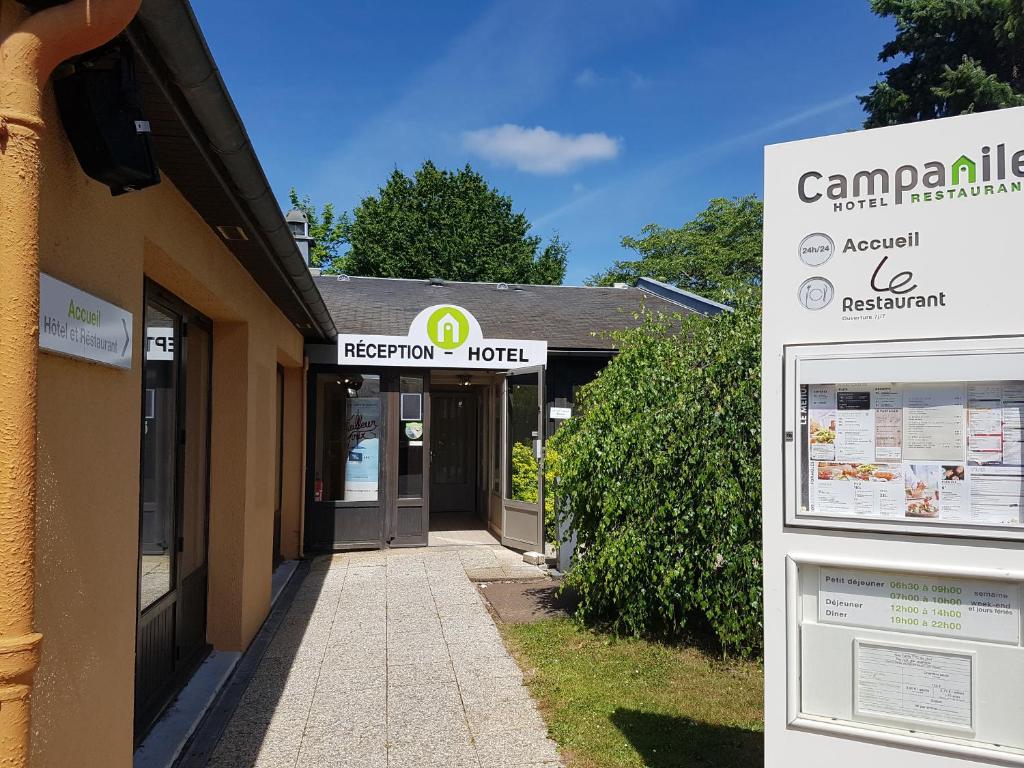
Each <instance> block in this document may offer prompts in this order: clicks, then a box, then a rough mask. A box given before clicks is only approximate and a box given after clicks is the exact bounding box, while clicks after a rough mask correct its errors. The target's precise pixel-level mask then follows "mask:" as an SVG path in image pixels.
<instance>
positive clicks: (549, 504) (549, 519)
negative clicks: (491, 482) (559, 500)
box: [512, 443, 558, 543]
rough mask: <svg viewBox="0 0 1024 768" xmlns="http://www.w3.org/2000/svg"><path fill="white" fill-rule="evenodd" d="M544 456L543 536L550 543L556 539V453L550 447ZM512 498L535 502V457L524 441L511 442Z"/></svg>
mask: <svg viewBox="0 0 1024 768" xmlns="http://www.w3.org/2000/svg"><path fill="white" fill-rule="evenodd" d="M545 453H546V455H545V457H544V538H545V541H550V542H552V543H554V542H556V541H557V540H558V526H557V523H556V521H555V478H556V474H555V473H556V471H557V466H558V453H557V452H556V451H554V450H552V449H551V448H550V447H549V448H548V449H547V451H546V452H545ZM512 494H513V496H512V498H515V499H519V500H520V501H526V502H531V503H536V501H537V457H536V456H534V455H533V451H532V450H531V448H530V446H528V445H526V444H525V443H513V444H512Z"/></svg>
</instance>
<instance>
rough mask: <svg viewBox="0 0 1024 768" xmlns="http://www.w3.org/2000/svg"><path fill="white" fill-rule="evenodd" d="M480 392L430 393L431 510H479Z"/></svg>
mask: <svg viewBox="0 0 1024 768" xmlns="http://www.w3.org/2000/svg"><path fill="white" fill-rule="evenodd" d="M478 400H479V395H478V394H477V393H476V392H472V391H469V390H466V391H461V392H432V393H431V395H430V429H431V435H430V511H431V513H439V512H461V513H465V514H474V515H475V514H476V513H477V499H478V494H477V469H478V468H477V443H478V438H477V431H478V428H477V418H478V410H479V403H478Z"/></svg>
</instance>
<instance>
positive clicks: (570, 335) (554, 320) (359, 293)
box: [314, 275, 690, 350]
mask: <svg viewBox="0 0 1024 768" xmlns="http://www.w3.org/2000/svg"><path fill="white" fill-rule="evenodd" d="M314 280H315V281H316V286H317V288H318V289H319V290H320V294H321V295H322V296H323V298H324V303H325V304H326V305H327V309H328V311H329V312H330V313H331V317H332V318H333V319H334V324H335V325H336V326H337V328H338V333H341V334H360V333H365V334H382V335H390V336H404V335H405V334H406V333H408V331H409V324H410V323H411V322H412V320H413V318H414V317H416V315H417V314H418V313H419V312H420V311H421V310H423V309H424V308H426V307H429V306H433V305H434V304H454V305H456V306H459V307H463V308H464V309H468V310H469V311H470V312H471V313H472V314H473V315H474V316H475V317H476V319H477V321H478V322H479V323H480V328H481V330H482V331H483V334H484V336H485V337H486V338H504V339H544V340H547V342H548V347H550V348H552V349H581V350H612V349H614V348H615V345H614V344H613V343H612V342H611V340H610V339H608V338H607V337H606V336H604V335H603V332H605V331H612V330H617V329H622V328H632V327H635V326H636V325H638V321H637V320H636V319H635V318H634V317H633V314H634V313H635V312H637V311H638V310H639V309H640V308H641V307H647V308H648V309H651V310H654V311H661V312H666V313H672V312H682V313H689V312H690V310H688V309H686V308H684V307H681V306H679V305H678V304H674V303H672V302H670V301H666V300H665V299H662V298H660V297H658V296H654V295H651V294H649V293H647V292H645V291H642V290H639V289H637V288H596V287H595V288H590V287H586V288H581V287H577V286H566V285H557V286H554V285H510V286H509V287H508V289H507V290H499V289H498V287H497V284H495V283H459V282H445V283H443V284H441V285H432V284H431V283H430V282H429V281H427V280H399V279H390V278H374V277H350V278H347V279H338V277H336V276H333V275H323V276H320V277H316V278H314ZM595 334H596V335H595Z"/></svg>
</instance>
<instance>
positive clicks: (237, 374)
mask: <svg viewBox="0 0 1024 768" xmlns="http://www.w3.org/2000/svg"><path fill="white" fill-rule="evenodd" d="M248 372H249V326H248V325H246V324H245V323H214V326H213V408H212V414H213V420H212V422H211V424H210V429H211V433H210V542H209V566H210V568H209V573H210V585H209V601H208V602H209V608H208V610H207V637H208V639H209V641H210V643H211V644H212V645H213V647H214V648H216V649H218V650H224V651H240V650H243V649H244V648H245V640H244V638H243V636H242V635H243V633H242V613H243V586H244V565H245V558H246V551H245V526H246V495H247V488H246V481H247V479H248V463H249V460H250V456H249V454H248V450H247V445H246V444H247V442H248V432H249V429H248V426H249V424H248V422H249V375H248Z"/></svg>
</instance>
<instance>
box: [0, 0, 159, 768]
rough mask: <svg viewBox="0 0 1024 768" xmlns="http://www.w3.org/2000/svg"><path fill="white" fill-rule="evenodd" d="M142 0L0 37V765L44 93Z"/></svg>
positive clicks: (12, 646)
mask: <svg viewBox="0 0 1024 768" xmlns="http://www.w3.org/2000/svg"><path fill="white" fill-rule="evenodd" d="M139 4H140V0H72V2H69V3H65V4H63V5H58V6H55V7H53V8H48V9H46V10H44V11H40V12H38V13H36V14H33V15H31V16H29V17H27V18H26V19H25V20H24V21H23V22H22V23H21V25H20V26H19V27H17V28H16V29H15V30H14V31H13V32H11V33H10V34H8V35H7V36H5V37H4V38H3V40H0V403H3V406H2V407H0V767H2V768H24V766H27V765H28V755H29V739H30V731H29V716H30V706H29V694H30V693H31V690H32V676H33V674H34V673H35V670H36V667H37V666H38V665H39V648H40V642H41V641H42V635H40V634H39V633H38V632H34V631H33V617H32V614H33V607H34V589H33V587H34V581H35V563H34V556H35V514H36V414H37V411H36V374H37V355H38V348H39V143H40V137H41V135H42V133H43V130H44V128H45V126H44V125H43V118H42V93H43V90H44V89H45V87H46V84H47V81H48V80H49V78H50V75H51V74H52V73H53V70H54V68H56V66H57V65H58V64H60V63H61V62H62V61H64V60H66V59H68V58H70V57H72V56H76V55H78V54H80V53H84V52H86V51H89V50H92V49H93V48H96V47H98V46H100V45H102V44H104V43H106V42H108V41H109V40H111V39H113V38H114V36H116V35H117V34H118V33H119V32H121V31H122V30H123V29H124V28H125V27H126V26H127V25H128V23H129V22H130V21H131V20H132V18H133V17H134V16H135V14H136V12H137V11H138V9H139Z"/></svg>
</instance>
